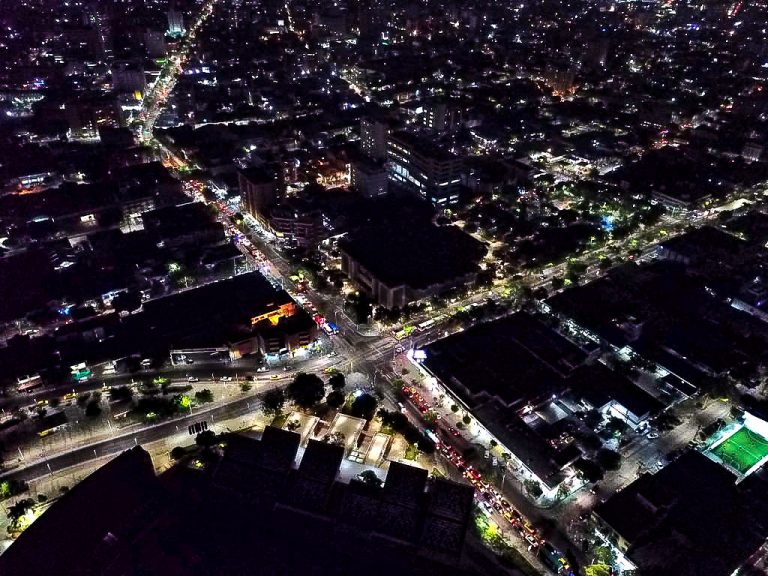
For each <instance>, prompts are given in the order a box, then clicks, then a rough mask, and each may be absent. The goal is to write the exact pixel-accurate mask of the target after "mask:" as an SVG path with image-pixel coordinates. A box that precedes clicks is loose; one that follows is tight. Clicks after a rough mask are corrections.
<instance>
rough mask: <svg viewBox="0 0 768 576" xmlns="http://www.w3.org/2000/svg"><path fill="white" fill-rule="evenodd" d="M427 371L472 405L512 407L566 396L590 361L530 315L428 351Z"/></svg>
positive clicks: (436, 344) (509, 319)
mask: <svg viewBox="0 0 768 576" xmlns="http://www.w3.org/2000/svg"><path fill="white" fill-rule="evenodd" d="M425 350H426V354H427V358H426V360H425V361H424V365H425V366H426V368H427V369H428V370H429V371H430V372H431V373H432V374H434V375H435V376H436V377H437V378H439V379H440V380H441V381H442V382H443V383H445V384H446V385H447V386H449V387H450V388H451V389H453V390H454V391H455V392H456V393H457V394H459V396H461V398H462V399H463V400H464V401H465V402H466V403H467V404H468V405H469V406H473V405H478V404H481V403H484V402H487V401H489V400H491V399H492V398H496V399H498V401H500V402H501V403H503V404H504V405H506V406H510V407H522V405H524V404H526V403H528V402H531V403H534V404H535V403H538V402H539V401H541V400H542V399H546V398H549V397H550V396H552V395H553V394H559V393H561V392H562V391H563V390H564V389H565V387H566V386H567V382H566V379H567V377H568V376H569V375H570V374H571V372H572V371H573V370H574V369H575V368H576V367H578V366H579V365H581V364H582V363H583V362H584V360H585V359H586V354H585V353H584V352H583V351H582V350H581V349H580V348H578V347H577V346H576V345H575V344H573V343H571V342H570V341H569V340H566V339H565V338H564V337H563V336H561V335H560V334H558V333H557V332H555V331H553V330H551V329H550V328H548V327H546V326H545V325H544V324H542V323H541V322H539V321H538V320H536V319H535V318H533V317H532V316H530V315H528V314H526V313H522V312H521V313H517V314H513V315H512V316H508V317H506V318H502V319H500V320H496V321H493V322H489V323H487V324H480V325H478V326H474V327H472V328H470V329H468V330H465V331H463V332H459V333H457V334H453V335H451V336H449V337H447V338H444V339H442V340H438V341H437V342H434V343H432V344H430V345H429V346H427V347H426V349H425Z"/></svg>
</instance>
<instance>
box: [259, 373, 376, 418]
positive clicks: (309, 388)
mask: <svg viewBox="0 0 768 576" xmlns="http://www.w3.org/2000/svg"><path fill="white" fill-rule="evenodd" d="M328 384H330V386H331V388H332V389H333V390H332V392H331V393H330V394H328V397H327V398H326V402H327V403H328V405H329V406H330V407H331V408H339V407H341V406H342V405H343V404H344V393H343V392H342V391H343V390H344V386H345V385H346V381H345V379H344V375H343V374H341V373H340V372H335V373H334V374H333V375H332V376H331V377H330V378H329V379H328ZM324 397H325V383H324V382H323V380H322V379H321V378H320V377H319V376H317V375H315V374H307V373H305V372H299V373H298V374H296V376H295V377H294V379H293V381H291V383H290V384H289V385H288V388H286V390H285V391H283V390H282V389H279V388H275V389H272V390H268V391H267V392H265V393H264V395H263V396H262V404H263V407H264V411H265V412H266V413H267V414H272V415H277V414H281V413H282V411H283V407H284V406H285V403H286V401H287V400H290V401H292V402H293V403H294V404H296V406H298V407H299V408H303V409H305V410H310V409H312V408H314V407H315V406H317V405H318V404H319V403H320V401H321V400H322V399H323V398H324ZM374 410H375V408H374Z"/></svg>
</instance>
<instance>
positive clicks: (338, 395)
mask: <svg viewBox="0 0 768 576" xmlns="http://www.w3.org/2000/svg"><path fill="white" fill-rule="evenodd" d="M325 403H326V404H328V406H330V407H331V408H334V409H336V408H340V407H341V406H342V405H343V404H344V393H343V392H341V391H340V390H334V391H333V392H331V393H330V394H328V396H326V397H325Z"/></svg>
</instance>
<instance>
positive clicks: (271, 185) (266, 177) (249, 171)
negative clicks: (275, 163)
mask: <svg viewBox="0 0 768 576" xmlns="http://www.w3.org/2000/svg"><path fill="white" fill-rule="evenodd" d="M237 177H238V182H239V186H240V198H241V199H242V202H243V208H244V209H245V211H246V212H247V213H248V214H250V215H251V216H253V217H254V218H256V219H257V220H260V219H265V218H266V217H267V215H268V214H269V210H270V209H271V208H272V207H273V206H275V204H276V203H277V200H278V198H279V197H280V195H281V194H280V192H281V185H280V177H279V176H278V175H277V174H275V173H274V172H272V171H270V170H267V169H266V168H246V169H245V170H240V171H238V173H237Z"/></svg>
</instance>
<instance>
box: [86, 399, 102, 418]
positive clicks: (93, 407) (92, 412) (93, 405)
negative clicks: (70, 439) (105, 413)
mask: <svg viewBox="0 0 768 576" xmlns="http://www.w3.org/2000/svg"><path fill="white" fill-rule="evenodd" d="M85 415H86V416H88V418H98V417H99V416H100V415H101V406H99V401H98V400H91V401H90V402H88V404H87V405H86V407H85Z"/></svg>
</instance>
